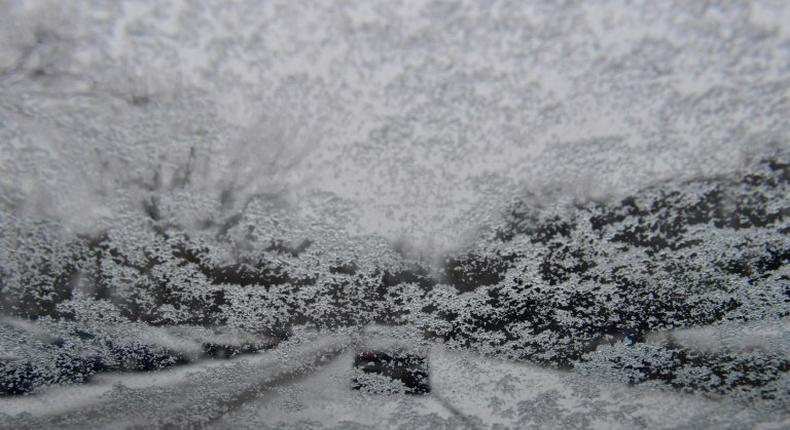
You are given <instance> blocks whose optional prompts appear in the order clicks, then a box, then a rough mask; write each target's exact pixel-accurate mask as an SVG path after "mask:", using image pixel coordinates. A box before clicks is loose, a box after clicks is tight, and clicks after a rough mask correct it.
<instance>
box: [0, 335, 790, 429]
mask: <svg viewBox="0 0 790 430" xmlns="http://www.w3.org/2000/svg"><path fill="white" fill-rule="evenodd" d="M355 345H356V347H357V348H359V347H360V346H361V345H360V344H359V343H358V341H357V342H354V341H353V340H352V337H350V336H348V335H324V336H320V337H316V336H312V338H311V339H310V340H306V341H304V343H301V344H299V345H287V346H285V345H283V346H282V347H280V348H277V349H275V350H271V351H266V352H261V353H259V354H255V355H253V356H246V357H243V358H237V359H234V360H231V361H229V362H209V363H205V362H203V363H196V364H194V365H189V366H185V367H182V368H177V369H172V370H164V371H160V372H154V373H146V374H116V375H104V376H101V377H98V378H96V379H95V380H94V381H92V382H90V383H88V384H85V385H82V386H78V387H54V388H52V389H51V390H49V391H47V392H45V393H42V394H39V395H36V396H31V397H23V398H15V399H0V407H2V409H3V410H4V411H5V412H6V413H11V414H12V415H18V414H22V415H18V417H19V418H18V421H13V420H10V421H7V422H6V425H8V426H9V428H11V427H10V426H15V425H18V427H15V428H19V429H22V428H31V429H32V428H42V427H44V428H49V427H52V428H54V427H57V428H64V429H65V428H73V429H91V428H128V427H133V428H152V427H157V428H158V427H163V426H167V425H174V426H176V427H179V428H182V427H183V428H186V427H193V426H194V427H203V428H222V429H238V428H242V429H244V428H250V429H252V428H258V429H260V428H263V429H269V428H277V429H307V428H337V429H343V428H355V429H363V428H369V429H383V428H391V429H426V430H427V429H454V428H469V429H521V428H536V429H537V428H541V429H551V428H556V429H566V428H585V429H586V428H594V429H633V428H651V429H663V428H666V429H675V428H699V429H740V428H762V429H781V428H786V427H787V425H788V424H790V418H788V417H787V416H786V415H784V414H782V413H780V412H777V411H765V410H760V409H759V408H753V407H749V406H748V405H744V404H741V403H738V402H732V401H721V400H713V399H708V398H705V397H703V396H698V395H691V394H682V393H672V392H668V391H666V390H661V389H658V388H650V387H633V386H627V385H623V384H616V383H611V382H606V381H603V380H601V381H595V382H593V383H591V381H590V380H589V379H588V378H584V377H581V376H579V375H577V374H574V373H571V372H563V371H557V370H550V369H545V368H541V367H536V366H533V365H529V364H523V363H513V362H508V361H502V360H497V359H491V358H486V357H483V356H480V355H477V354H473V353H467V352H457V351H449V350H447V349H445V348H444V347H442V346H440V345H434V346H432V347H429V348H428V350H429V353H428V360H429V362H430V374H431V393H430V394H427V395H403V394H370V393H366V392H363V391H358V390H352V389H351V378H352V371H353V366H352V364H353V353H354V347H355ZM283 354H288V355H289V356H290V359H289V360H288V361H282V355H283ZM27 414H30V415H29V416H25V415H27Z"/></svg>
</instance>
